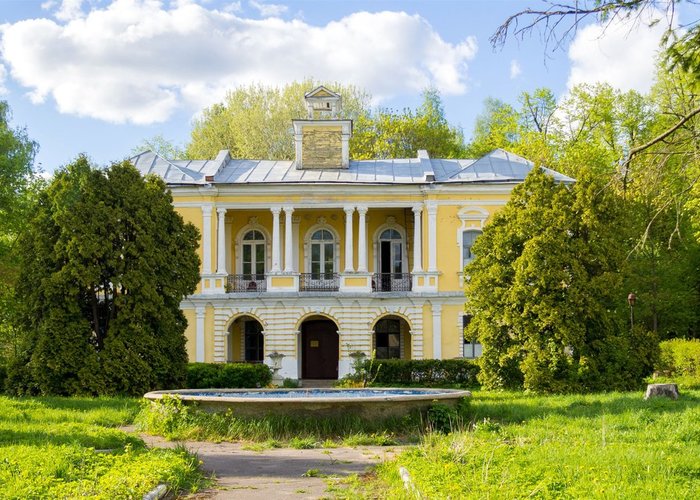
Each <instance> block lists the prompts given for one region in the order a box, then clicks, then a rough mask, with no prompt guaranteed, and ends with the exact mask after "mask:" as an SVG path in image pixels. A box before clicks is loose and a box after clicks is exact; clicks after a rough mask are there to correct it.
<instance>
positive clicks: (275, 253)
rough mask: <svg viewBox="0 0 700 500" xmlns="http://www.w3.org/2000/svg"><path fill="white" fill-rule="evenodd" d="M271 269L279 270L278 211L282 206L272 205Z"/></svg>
mask: <svg viewBox="0 0 700 500" xmlns="http://www.w3.org/2000/svg"><path fill="white" fill-rule="evenodd" d="M270 210H271V211H272V269H271V271H272V272H273V273H278V272H280V212H281V211H282V207H272V208H271V209H270Z"/></svg>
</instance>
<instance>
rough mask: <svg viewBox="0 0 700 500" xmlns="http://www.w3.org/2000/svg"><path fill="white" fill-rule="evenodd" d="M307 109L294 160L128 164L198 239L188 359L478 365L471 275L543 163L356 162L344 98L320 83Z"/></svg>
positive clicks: (297, 130)
mask: <svg viewBox="0 0 700 500" xmlns="http://www.w3.org/2000/svg"><path fill="white" fill-rule="evenodd" d="M306 103H307V108H308V111H309V116H308V119H299V120H294V121H293V127H294V141H295V150H296V158H295V160H293V161H269V160H234V159H231V158H230V156H229V154H228V151H221V152H220V153H219V154H218V155H217V157H216V158H215V159H213V160H193V161H190V160H173V161H171V160H167V159H164V158H161V157H160V156H158V155H156V154H154V153H151V152H145V153H142V154H140V155H138V156H136V157H134V158H133V159H132V161H133V162H134V164H135V165H136V167H137V168H138V169H139V170H140V171H141V172H142V173H143V174H156V175H159V176H161V177H162V178H163V179H164V180H165V181H166V182H167V184H168V186H169V187H170V189H171V190H172V194H173V199H174V205H175V208H176V210H177V211H178V212H179V213H180V214H181V215H182V217H183V218H184V219H185V220H186V221H188V222H191V223H192V224H194V225H195V226H197V227H198V228H199V231H200V233H201V244H200V247H199V256H200V259H201V281H200V284H199V286H198V288H197V290H196V292H195V293H194V294H193V295H191V296H189V297H187V298H186V299H185V300H183V302H182V309H183V310H184V313H185V315H186V317H187V320H188V328H187V349H188V352H189V357H190V361H198V362H217V363H225V362H233V361H250V362H261V361H263V362H266V363H268V364H272V365H275V364H276V366H277V367H280V368H281V369H280V370H279V374H278V375H279V376H281V377H288V378H293V379H299V378H306V379H336V378H338V377H342V376H343V375H345V374H347V373H349V372H350V371H351V367H352V363H353V359H354V358H355V357H357V356H361V355H360V354H359V353H364V355H366V356H370V355H372V353H374V354H375V356H376V357H377V358H405V359H409V358H410V359H424V358H438V359H441V358H455V357H462V356H467V357H473V356H476V355H478V354H479V353H478V350H479V346H478V344H477V345H475V344H469V343H467V344H465V342H464V340H463V334H462V331H463V324H464V321H465V320H464V318H463V316H464V313H463V307H464V301H465V297H464V293H463V290H462V288H463V287H462V285H463V273H462V269H463V267H464V265H465V264H466V263H467V262H468V261H469V259H470V258H471V245H472V243H473V242H474V239H475V238H476V237H477V236H478V235H479V234H480V232H481V230H482V228H483V226H484V224H487V223H488V220H489V218H490V217H491V216H492V214H493V213H494V212H495V211H497V210H498V209H499V208H500V207H502V206H503V205H504V204H505V203H506V201H507V200H508V197H509V195H510V192H511V190H512V188H513V187H514V186H515V185H516V184H518V183H519V182H522V181H523V179H524V178H525V176H526V175H527V173H528V172H529V171H530V170H531V169H532V168H533V164H532V163H531V162H529V161H527V160H525V159H523V158H521V157H518V156H516V155H513V154H511V153H508V152H506V151H503V150H495V151H493V152H491V153H489V154H488V155H486V156H484V157H482V158H479V159H464V160H445V159H434V158H430V156H429V154H428V152H426V151H419V152H418V155H417V158H408V159H391V160H364V161H352V160H350V158H349V140H350V136H351V134H352V121H351V120H344V119H338V118H337V116H338V111H339V110H340V105H341V98H340V96H339V95H338V94H335V93H333V92H331V91H329V90H328V89H326V88H324V87H319V88H317V89H315V90H313V91H311V92H309V93H308V94H306ZM290 139H291V138H290ZM549 173H550V174H551V175H553V176H554V177H555V178H557V179H558V180H561V181H564V182H567V181H570V180H571V179H569V178H568V177H565V176H563V175H561V174H559V173H556V172H553V171H549ZM271 354H272V355H273V356H272V357H271V356H270V355H271Z"/></svg>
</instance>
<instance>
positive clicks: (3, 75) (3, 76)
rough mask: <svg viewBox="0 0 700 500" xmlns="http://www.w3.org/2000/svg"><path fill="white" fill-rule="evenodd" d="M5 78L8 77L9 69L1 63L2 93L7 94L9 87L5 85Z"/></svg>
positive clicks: (0, 81)
mask: <svg viewBox="0 0 700 500" xmlns="http://www.w3.org/2000/svg"><path fill="white" fill-rule="evenodd" d="M5 78H7V70H6V69H5V66H3V65H2V64H0V95H5V94H7V87H5Z"/></svg>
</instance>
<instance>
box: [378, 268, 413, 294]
mask: <svg viewBox="0 0 700 500" xmlns="http://www.w3.org/2000/svg"><path fill="white" fill-rule="evenodd" d="M411 281H412V280H411V273H376V274H375V275H374V277H373V278H372V290H373V291H375V292H410V291H411Z"/></svg>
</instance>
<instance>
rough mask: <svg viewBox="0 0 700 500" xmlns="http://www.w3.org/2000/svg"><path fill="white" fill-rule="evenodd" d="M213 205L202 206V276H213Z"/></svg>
mask: <svg viewBox="0 0 700 500" xmlns="http://www.w3.org/2000/svg"><path fill="white" fill-rule="evenodd" d="M211 211H212V206H211V205H202V274H211Z"/></svg>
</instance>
